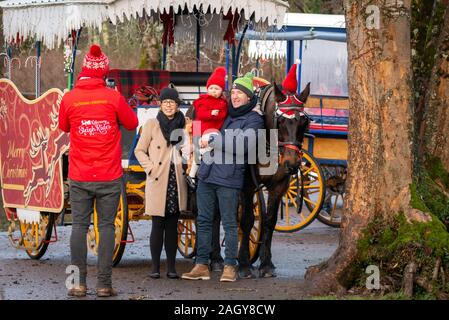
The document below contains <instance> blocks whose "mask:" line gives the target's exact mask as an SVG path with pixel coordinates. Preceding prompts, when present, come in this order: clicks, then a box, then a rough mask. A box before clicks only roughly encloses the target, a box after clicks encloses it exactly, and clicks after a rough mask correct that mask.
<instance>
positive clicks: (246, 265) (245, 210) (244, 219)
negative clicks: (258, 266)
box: [238, 188, 254, 278]
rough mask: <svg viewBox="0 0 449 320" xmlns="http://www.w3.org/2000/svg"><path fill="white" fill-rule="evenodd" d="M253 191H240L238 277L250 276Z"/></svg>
mask: <svg viewBox="0 0 449 320" xmlns="http://www.w3.org/2000/svg"><path fill="white" fill-rule="evenodd" d="M253 195H254V192H253V191H252V190H250V189H248V188H246V189H244V190H243V192H242V198H241V205H242V216H241V219H240V229H241V231H242V238H241V241H240V250H239V256H238V261H239V277H240V278H251V277H252V273H251V262H250V253H249V237H250V233H251V229H252V228H253V225H254V213H253V210H252V206H253Z"/></svg>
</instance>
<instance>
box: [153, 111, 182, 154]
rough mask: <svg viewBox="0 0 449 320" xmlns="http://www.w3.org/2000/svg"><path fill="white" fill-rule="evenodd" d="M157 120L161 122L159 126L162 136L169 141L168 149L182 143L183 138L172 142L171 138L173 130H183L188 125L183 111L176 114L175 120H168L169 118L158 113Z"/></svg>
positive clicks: (160, 112) (180, 137)
mask: <svg viewBox="0 0 449 320" xmlns="http://www.w3.org/2000/svg"><path fill="white" fill-rule="evenodd" d="M156 119H157V120H158V121H159V125H160V126H161V131H162V135H163V136H164V138H165V140H167V147H168V146H169V145H170V144H172V145H176V144H178V143H179V142H181V141H182V136H179V137H178V138H177V140H172V141H170V136H171V134H172V132H173V130H176V129H183V128H184V126H185V124H186V119H185V118H184V114H183V113H182V112H181V111H178V112H176V113H175V117H174V118H173V119H169V118H167V116H166V115H165V114H164V113H163V112H162V111H159V112H158V113H157V116H156Z"/></svg>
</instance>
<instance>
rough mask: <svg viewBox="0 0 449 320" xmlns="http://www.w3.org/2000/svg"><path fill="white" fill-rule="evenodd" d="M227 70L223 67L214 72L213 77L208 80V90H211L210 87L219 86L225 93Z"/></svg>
mask: <svg viewBox="0 0 449 320" xmlns="http://www.w3.org/2000/svg"><path fill="white" fill-rule="evenodd" d="M225 78H226V69H225V68H223V67H218V68H217V69H215V70H214V72H213V73H212V75H211V76H210V77H209V79H207V84H206V88H209V86H210V85H213V84H215V85H217V86H219V87H220V88H221V89H222V90H223V91H224V90H225V88H226V80H225Z"/></svg>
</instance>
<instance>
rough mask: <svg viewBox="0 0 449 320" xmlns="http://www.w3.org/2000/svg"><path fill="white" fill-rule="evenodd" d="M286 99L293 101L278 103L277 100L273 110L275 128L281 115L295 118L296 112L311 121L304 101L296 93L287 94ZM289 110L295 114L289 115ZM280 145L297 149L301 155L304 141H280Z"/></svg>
mask: <svg viewBox="0 0 449 320" xmlns="http://www.w3.org/2000/svg"><path fill="white" fill-rule="evenodd" d="M284 101H291V102H290V103H282V102H281V103H278V102H276V105H275V108H274V112H273V127H274V129H279V128H278V121H279V118H280V117H285V118H294V117H296V114H297V113H298V112H299V114H300V116H301V117H305V118H307V119H308V120H309V121H310V118H309V116H308V115H307V113H306V112H305V111H304V103H303V102H302V101H300V100H299V99H298V98H297V97H296V96H295V95H287V98H286V99H285V100H284ZM289 111H293V112H294V114H293V115H288V114H287V113H288V112H289ZM278 146H279V147H281V148H285V149H290V150H294V151H296V152H297V153H298V154H299V155H301V154H302V152H301V150H302V142H297V141H279V140H278Z"/></svg>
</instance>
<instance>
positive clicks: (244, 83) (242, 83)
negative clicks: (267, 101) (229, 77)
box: [232, 72, 254, 98]
mask: <svg viewBox="0 0 449 320" xmlns="http://www.w3.org/2000/svg"><path fill="white" fill-rule="evenodd" d="M253 78H254V75H253V74H252V73H251V72H248V73H247V74H245V75H244V76H243V77H241V78H237V79H235V80H234V84H233V85H232V89H239V90H241V91H243V92H244V93H246V94H247V95H248V97H250V98H252V96H253V95H254V88H253Z"/></svg>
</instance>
